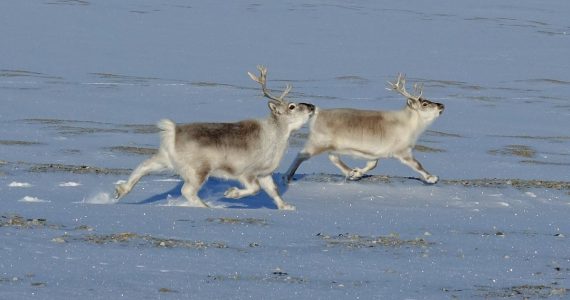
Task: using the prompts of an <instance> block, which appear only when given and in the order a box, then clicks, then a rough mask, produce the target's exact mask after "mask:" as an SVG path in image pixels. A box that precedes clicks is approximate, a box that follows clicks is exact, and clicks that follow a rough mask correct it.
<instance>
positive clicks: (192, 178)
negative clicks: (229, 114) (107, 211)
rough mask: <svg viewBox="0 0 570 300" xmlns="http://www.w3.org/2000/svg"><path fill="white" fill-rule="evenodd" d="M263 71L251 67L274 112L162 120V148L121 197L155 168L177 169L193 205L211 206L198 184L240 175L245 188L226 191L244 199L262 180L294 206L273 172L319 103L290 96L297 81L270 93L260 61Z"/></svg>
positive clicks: (122, 188) (119, 191) (118, 192)
mask: <svg viewBox="0 0 570 300" xmlns="http://www.w3.org/2000/svg"><path fill="white" fill-rule="evenodd" d="M258 70H259V71H260V73H261V75H260V76H259V77H257V76H255V75H253V74H251V73H249V72H248V74H249V76H250V77H251V79H253V80H254V81H256V82H257V83H259V84H260V85H261V89H262V91H263V95H264V96H265V97H267V98H269V99H270V100H269V109H270V111H271V113H270V115H269V117H267V118H265V119H259V120H245V121H241V122H237V123H192V124H186V125H176V124H175V123H174V122H172V121H170V120H162V121H160V122H159V123H158V128H160V130H161V133H160V138H161V142H160V148H159V150H158V153H157V154H156V155H154V156H152V157H151V158H150V159H148V160H146V161H144V162H142V163H141V164H140V165H139V166H138V167H137V168H136V169H135V170H134V171H133V172H132V174H131V175H130V177H129V179H128V181H127V182H125V183H121V184H118V185H117V186H116V188H115V198H117V199H120V198H122V197H124V196H125V195H126V194H128V193H129V192H130V191H131V189H132V188H133V186H134V185H135V184H136V183H137V182H138V181H139V180H140V179H141V177H143V176H144V175H147V174H149V173H150V172H156V171H164V170H173V171H174V172H176V173H177V174H178V175H180V176H181V177H182V179H183V180H184V185H183V186H182V195H183V196H184V197H185V198H186V199H187V200H188V201H189V202H190V204H191V205H192V206H197V207H208V206H207V205H206V204H205V203H204V202H203V201H202V200H201V199H200V198H199V197H198V190H199V189H200V187H201V186H202V184H203V183H204V181H205V180H206V179H207V178H208V176H215V177H222V178H229V179H237V180H238V181H239V182H240V183H241V184H242V185H243V186H244V188H243V189H239V188H237V187H232V188H230V189H228V190H227V191H226V192H225V193H224V196H225V197H227V198H233V199H238V198H241V197H245V196H249V195H253V194H256V193H257V192H258V191H259V189H260V186H261V187H262V188H263V189H264V190H265V192H267V194H268V195H269V196H270V197H271V198H273V201H274V202H275V205H276V206H277V208H278V209H282V210H294V209H295V207H294V206H293V205H291V204H288V203H286V202H285V201H283V199H282V198H281V196H280V195H279V192H278V190H277V187H276V185H275V182H274V181H273V178H272V177H271V174H272V172H273V171H274V170H275V169H276V168H277V166H278V165H279V162H280V160H281V158H282V156H283V153H284V152H285V149H286V148H287V144H288V139H289V136H290V135H291V133H292V132H293V131H294V130H297V129H299V128H301V126H303V124H305V123H306V122H307V121H308V120H309V119H310V117H311V116H312V115H313V114H314V112H315V106H314V105H312V104H307V103H293V102H288V101H287V100H285V96H287V94H288V93H289V92H290V91H291V88H292V87H291V85H287V88H286V89H285V91H283V93H282V94H281V96H279V97H275V96H273V95H271V94H270V92H269V90H268V89H267V87H266V84H267V81H266V80H267V69H266V68H265V67H263V66H258Z"/></svg>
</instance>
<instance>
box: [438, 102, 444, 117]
mask: <svg viewBox="0 0 570 300" xmlns="http://www.w3.org/2000/svg"><path fill="white" fill-rule="evenodd" d="M437 108H438V109H439V114H440V115H441V114H442V113H443V111H444V110H445V105H443V104H441V103H438V104H437Z"/></svg>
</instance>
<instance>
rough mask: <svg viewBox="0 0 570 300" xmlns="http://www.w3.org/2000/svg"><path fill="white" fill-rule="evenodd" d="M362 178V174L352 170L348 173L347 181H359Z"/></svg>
mask: <svg viewBox="0 0 570 300" xmlns="http://www.w3.org/2000/svg"><path fill="white" fill-rule="evenodd" d="M362 176H364V173H362V171H360V170H358V169H352V171H350V173H348V179H349V180H360V179H361V178H362Z"/></svg>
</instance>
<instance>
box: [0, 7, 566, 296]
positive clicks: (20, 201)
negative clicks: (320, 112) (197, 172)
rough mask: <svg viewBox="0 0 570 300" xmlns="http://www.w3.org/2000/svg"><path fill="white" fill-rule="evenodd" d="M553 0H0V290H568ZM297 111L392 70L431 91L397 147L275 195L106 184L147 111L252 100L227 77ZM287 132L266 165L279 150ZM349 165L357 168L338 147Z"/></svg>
mask: <svg viewBox="0 0 570 300" xmlns="http://www.w3.org/2000/svg"><path fill="white" fill-rule="evenodd" d="M569 11H570V2H568V1H562V0H559V1H548V2H538V1H530V0H523V1H520V0H519V1H391V2H386V1H316V0H309V1H279V2H278V1H273V2H271V3H269V2H268V3H264V2H255V1H241V0H239V1H224V2H223V3H222V2H217V1H201V2H200V1H182V0H179V1H176V0H172V1H158V0H155V1H151V0H136V1H135V0H122V1H112V0H103V1H94V0H93V1H92V0H38V1H1V2H0V39H1V41H2V47H0V103H1V104H2V109H0V124H1V126H0V298H1V299H30V298H33V296H36V297H37V298H39V299H71V298H79V297H81V298H85V299H118V298H123V299H157V298H164V299H230V298H237V299H242V298H253V299H265V298H269V297H271V298H276V299H291V298H295V299H325V298H326V299H344V298H346V299H453V298H458V299H481V298H487V299H496V298H499V299H500V298H517V297H518V298H525V297H526V298H531V299H534V298H555V299H558V298H568V297H570V291H568V289H570V280H569V275H570V243H569V241H568V238H569V237H570V220H569V218H568V216H569V215H570V214H569V213H570V178H569V169H570V150H569V149H570V134H569V131H568V128H569V125H570V122H569V121H568V120H569V115H570V98H569V96H568V95H570V77H569V73H568V70H570V59H568V53H569V52H568V51H569V49H570V36H569V32H570V21H569V19H568V12H569ZM257 64H265V65H267V66H268V68H269V75H268V76H269V86H270V88H273V89H277V90H278V89H282V88H283V87H284V86H285V84H286V83H291V84H292V85H293V91H292V93H291V95H292V97H293V98H294V99H295V100H297V101H303V102H310V103H313V104H315V105H318V106H319V107H323V108H332V107H354V108H364V109H398V108H400V107H402V106H403V100H402V99H401V97H400V96H398V95H396V94H394V93H391V92H389V91H387V90H385V86H386V81H387V80H392V79H393V78H394V76H395V74H396V73H397V72H404V73H406V74H407V75H408V78H409V81H418V82H422V83H424V85H425V88H424V95H425V96H426V97H427V98H430V99H432V100H436V101H438V102H442V103H444V104H445V105H446V110H445V112H444V114H443V115H442V116H441V117H440V119H438V120H437V121H436V122H435V123H434V124H433V126H432V127H431V128H430V130H428V131H427V132H426V133H425V134H424V135H423V136H422V137H421V139H420V141H419V147H418V149H417V150H416V157H417V158H418V159H419V160H420V161H421V162H422V163H423V165H424V166H425V167H426V169H428V170H429V171H430V172H432V173H433V174H436V175H438V176H440V178H441V181H440V183H438V184H436V185H425V184H423V183H421V182H420V181H419V180H416V177H417V174H415V173H413V172H412V171H410V170H409V169H407V168H406V167H405V166H402V165H401V164H399V163H398V162H396V161H394V160H385V161H381V162H380V165H379V167H378V168H377V169H375V170H373V171H372V172H371V173H370V175H372V176H369V177H365V178H363V179H362V180H361V181H358V182H352V181H346V180H345V179H344V178H343V177H342V176H340V175H339V172H338V170H337V169H335V168H334V167H333V166H332V164H330V163H329V162H328V160H327V159H326V156H325V155H323V156H319V157H316V158H314V159H311V160H309V161H307V162H306V163H304V164H303V165H302V166H301V168H300V169H299V171H298V175H297V176H296V180H295V181H293V183H292V184H291V185H290V186H289V187H285V186H283V185H280V189H281V191H282V193H283V196H284V198H285V199H286V200H287V201H289V202H291V203H292V204H294V205H295V206H296V207H297V211H295V212H281V211H278V210H276V209H275V207H274V205H273V203H272V201H271V200H270V198H269V197H268V196H267V195H265V194H264V193H260V194H258V195H256V196H254V197H249V198H244V199H240V200H231V199H225V198H223V193H224V191H225V190H226V189H228V188H229V187H231V186H235V185H236V183H235V182H231V181H224V180H219V179H210V180H209V181H208V182H207V183H206V184H205V186H204V187H203V189H202V190H201V191H200V196H201V197H202V198H203V199H204V200H205V201H206V202H207V203H208V204H209V205H211V206H212V207H213V208H212V209H198V208H192V207H185V206H186V205H187V203H186V202H185V201H184V200H183V199H182V198H181V195H180V187H181V184H182V182H181V181H180V180H179V179H178V178H177V177H175V176H171V175H168V174H165V175H156V176H149V177H146V178H143V180H141V182H140V183H139V184H138V185H137V186H136V187H135V189H134V190H133V191H132V193H131V194H129V195H128V196H127V197H126V198H125V199H123V200H121V201H120V202H116V200H114V199H113V197H112V193H113V186H114V184H115V183H117V182H118V181H119V180H125V179H126V178H127V176H128V174H129V173H130V171H131V170H132V168H134V167H135V166H136V165H137V164H138V163H140V162H141V161H142V160H143V159H145V158H146V157H148V156H149V155H151V154H152V153H153V151H154V150H155V149H156V148H157V147H158V136H157V134H156V129H155V127H154V124H155V123H156V122H157V121H158V120H160V119H162V118H166V117H167V118H171V119H173V120H175V121H177V122H194V121H236V120H241V119H247V118H261V117H264V116H265V115H267V113H268V109H267V105H266V101H265V100H264V99H263V98H262V97H261V95H260V91H259V88H258V87H257V86H256V84H255V83H253V82H252V81H251V80H250V79H249V78H248V76H247V74H246V72H247V71H255V66H256V65H257ZM306 134H307V129H306V128H303V129H302V130H301V131H300V132H299V133H297V134H295V135H294V136H293V138H292V139H291V141H290V145H291V147H290V149H289V151H288V152H287V154H286V156H285V157H284V158H283V161H282V163H281V165H280V167H279V169H278V170H277V172H278V173H277V174H275V178H276V179H277V180H279V178H280V175H281V174H282V173H283V172H284V171H285V170H286V169H287V167H288V165H289V164H290V163H291V162H292V160H293V158H294V156H295V154H296V153H297V152H298V151H299V150H300V149H301V147H302V145H303V142H304V140H305V137H306ZM347 161H348V162H349V163H350V165H354V166H356V165H359V166H362V165H364V162H363V161H359V160H353V159H350V158H349V159H347Z"/></svg>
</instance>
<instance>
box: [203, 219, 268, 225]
mask: <svg viewBox="0 0 570 300" xmlns="http://www.w3.org/2000/svg"><path fill="white" fill-rule="evenodd" d="M206 221H207V222H210V223H218V224H230V225H262V226H265V225H268V222H267V220H266V219H256V218H229V217H220V218H208V219H206Z"/></svg>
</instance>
